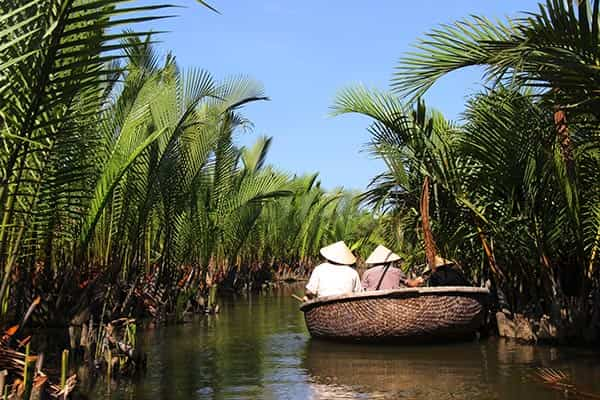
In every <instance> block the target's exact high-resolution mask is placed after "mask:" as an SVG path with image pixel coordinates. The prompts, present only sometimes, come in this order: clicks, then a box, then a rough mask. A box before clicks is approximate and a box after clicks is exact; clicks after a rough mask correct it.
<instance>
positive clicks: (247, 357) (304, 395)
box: [88, 287, 600, 400]
mask: <svg viewBox="0 0 600 400" xmlns="http://www.w3.org/2000/svg"><path fill="white" fill-rule="evenodd" d="M293 289H294V288H291V287H283V288H279V289H272V290H269V291H268V292H267V293H263V294H255V295H249V296H238V297H235V298H229V299H221V306H222V307H221V313H220V314H219V315H217V316H207V317H206V318H203V319H201V320H199V321H197V322H194V323H190V324H186V325H176V326H168V327H161V328H156V329H152V330H148V331H146V332H145V333H144V335H143V337H142V338H141V340H142V342H143V349H144V350H145V351H146V352H147V354H148V370H147V373H146V374H145V375H144V376H143V377H142V378H140V379H138V380H135V381H125V382H124V381H119V382H118V383H117V382H112V383H107V382H105V381H99V382H98V383H97V384H96V386H95V388H94V390H93V391H92V392H91V393H89V394H88V395H89V397H90V398H104V399H152V400H156V399H181V400H183V399H186V400H187V399H486V400H487V399H527V400H536V399H565V398H574V397H570V396H567V395H566V394H565V393H564V392H561V391H557V390H554V389H551V388H549V387H547V386H545V385H542V384H541V383H540V382H539V380H537V379H535V376H534V374H535V373H536V371H537V370H538V368H540V367H545V368H553V369H557V370H561V371H563V372H565V373H567V374H569V376H570V377H571V381H572V382H573V383H574V384H575V385H576V388H577V390H579V391H585V392H591V393H598V394H600V364H599V363H598V361H600V358H599V355H600V353H598V352H596V351H594V350H593V349H575V348H552V347H541V346H540V347H533V346H522V345H518V344H514V343H511V342H506V341H503V340H495V339H490V340H484V341H481V342H470V343H461V344H451V345H435V346H431V345H428V346H410V347H406V346H372V345H350V344H338V343H331V342H321V341H318V340H311V339H310V337H309V336H308V333H307V331H306V328H305V325H304V319H303V315H302V313H301V312H300V311H299V310H298V302H297V301H296V300H294V299H292V298H291V297H290V294H291V292H292V290H293ZM296 291H297V292H299V290H298V288H296ZM598 398H600V396H599V397H598Z"/></svg>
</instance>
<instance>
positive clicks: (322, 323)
mask: <svg viewBox="0 0 600 400" xmlns="http://www.w3.org/2000/svg"><path fill="white" fill-rule="evenodd" d="M304 317H305V319H306V326H307V327H308V330H309V332H310V334H311V335H312V336H314V337H321V338H337V339H351V340H365V341H389V340H401V339H405V340H407V341H409V340H410V341H420V340H436V339H452V338H456V337H462V336H465V335H468V334H472V333H474V332H475V330H476V329H477V328H478V327H479V326H480V325H481V323H482V320H483V304H482V301H481V296H478V295H477V294H460V295H453V294H430V295H422V296H416V297H406V298H398V297H391V298H390V297H378V298H377V297H376V298H355V299H348V300H340V301H335V302H330V303H324V304H321V305H319V306H316V307H313V308H309V309H307V310H305V314H304Z"/></svg>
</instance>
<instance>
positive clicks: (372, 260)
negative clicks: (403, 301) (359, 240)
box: [366, 245, 401, 264]
mask: <svg viewBox="0 0 600 400" xmlns="http://www.w3.org/2000/svg"><path fill="white" fill-rule="evenodd" d="M400 259H401V258H400V256H399V255H398V254H396V253H394V252H393V251H391V250H390V249H388V248H387V247H385V246H382V245H379V246H377V248H376V249H375V250H373V252H372V253H371V255H370V256H369V258H367V261H366V263H367V264H386V263H390V262H394V261H398V260H400Z"/></svg>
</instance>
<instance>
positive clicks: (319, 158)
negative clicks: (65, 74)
mask: <svg viewBox="0 0 600 400" xmlns="http://www.w3.org/2000/svg"><path fill="white" fill-rule="evenodd" d="M209 2H210V3H211V4H212V5H214V6H215V7H216V8H217V9H219V11H220V12H221V14H220V15H218V14H215V13H212V12H210V11H209V10H207V9H204V8H202V7H201V6H199V5H196V4H195V3H193V2H192V1H183V0H179V1H178V4H180V5H185V6H186V8H184V9H178V10H176V12H177V13H178V14H179V16H178V17H177V18H175V19H172V20H167V21H164V20H163V21H160V22H159V23H158V24H156V26H155V29H166V30H169V31H170V33H167V34H164V35H163V36H162V37H161V40H162V43H161V44H160V48H161V49H163V52H166V51H167V50H168V49H170V50H172V51H173V53H174V54H175V56H176V57H177V60H178V62H179V64H180V65H181V66H182V67H183V68H186V67H192V66H193V67H200V68H204V69H207V70H209V71H210V72H211V73H213V75H215V76H216V77H217V78H224V77H227V76H231V75H239V74H244V75H248V76H250V77H252V78H254V79H256V80H259V81H260V82H262V83H263V84H264V86H265V90H266V93H267V95H268V96H269V97H270V98H271V101H269V102H264V103H258V104H252V105H250V106H248V107H247V108H246V109H245V111H244V113H245V115H247V116H248V117H249V118H250V119H251V120H252V121H253V122H254V124H255V129H254V132H253V133H246V134H244V135H243V136H242V137H240V138H239V141H240V143H242V144H249V143H251V142H253V140H254V139H255V138H256V137H257V136H258V135H261V134H264V135H268V136H272V137H273V144H272V147H271V152H270V154H269V162H270V163H271V164H274V165H276V166H277V167H278V168H280V169H283V170H285V171H288V172H290V173H298V174H302V173H311V172H319V173H320V179H321V181H322V183H323V186H324V187H326V188H334V187H338V186H343V187H345V188H348V189H359V190H362V189H364V188H365V187H366V185H367V184H368V183H369V181H370V179H371V178H372V177H374V176H375V175H376V174H377V173H378V172H381V171H382V170H383V165H382V164H381V163H380V162H379V161H377V160H373V159H372V158H371V157H370V156H369V155H368V154H366V153H365V152H364V151H362V150H363V149H364V144H365V143H366V142H367V141H368V140H369V135H368V132H367V131H366V127H367V126H368V120H367V119H365V118H362V117H360V116H341V117H335V118H333V117H331V116H329V112H330V107H331V105H332V103H333V100H334V98H335V95H336V93H337V92H338V91H339V90H340V89H342V88H344V87H347V86H351V85H353V84H357V83H361V84H364V85H366V86H368V87H377V88H381V89H386V88H388V86H389V82H390V78H391V75H392V72H393V69H394V67H395V66H396V65H397V64H398V60H399V58H400V57H401V56H402V55H403V54H404V53H405V52H406V51H408V50H410V48H411V47H410V46H411V44H414V43H415V42H416V40H417V39H418V38H419V37H421V36H422V35H423V33H425V32H427V31H429V30H430V29H431V28H433V27H435V26H436V25H438V24H441V23H451V22H453V21H455V20H457V19H461V18H463V17H465V16H468V15H470V14H478V15H485V16H488V17H490V18H503V17H505V16H509V15H516V14H517V13H518V12H519V11H531V10H534V9H536V7H537V2H536V1H531V0H502V1H500V0H498V1H492V0H462V1H441V0H421V1H411V2H408V1H398V0H395V1H392V0H381V1H377V2H366V1H341V0H325V1H295V2H291V1H283V0H280V1H275V0H255V1H248V0H246V1H239V0H238V1H233V0H229V1H227V0H218V1H217V0H213V1H209ZM480 75H481V73H480V71H477V70H472V71H464V72H459V73H455V74H452V75H449V76H448V77H446V78H445V79H444V80H443V81H441V82H440V83H439V84H437V85H436V86H435V87H434V88H433V89H432V90H431V91H430V92H429V93H428V95H427V97H426V101H427V103H428V105H429V106H430V107H434V108H437V109H438V110H440V111H442V112H443V113H444V114H445V115H446V117H447V118H452V119H457V118H458V117H459V115H460V113H461V111H462V110H463V106H464V103H465V98H466V96H467V95H468V94H469V93H472V92H473V91H476V90H477V89H478V85H479V83H480V78H481V76H480Z"/></svg>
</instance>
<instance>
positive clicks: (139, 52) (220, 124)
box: [0, 0, 373, 373]
mask: <svg viewBox="0 0 600 400" xmlns="http://www.w3.org/2000/svg"><path fill="white" fill-rule="evenodd" d="M170 9H171V6H169V5H167V4H164V5H158V4H154V3H152V4H149V3H148V4H146V3H143V2H141V3H138V4H134V5H130V6H124V5H123V4H122V2H121V1H118V0H117V1H99V2H91V3H90V2H82V1H72V0H33V1H16V2H12V3H10V4H8V9H7V10H4V11H6V12H5V13H4V14H3V15H2V16H0V38H1V41H2V45H1V46H0V131H1V138H0V143H1V146H2V152H1V154H0V171H1V172H2V174H1V175H2V179H1V181H0V210H1V218H2V223H1V224H0V266H1V268H0V271H1V272H0V280H1V284H0V305H1V307H0V322H1V323H2V324H3V326H9V325H10V324H13V323H17V322H19V321H20V319H21V318H20V317H21V316H22V315H25V313H26V311H27V310H28V308H29V307H30V305H31V304H32V302H34V303H35V304H36V305H37V304H38V303H39V306H38V307H35V309H32V313H31V315H28V324H29V325H30V326H31V325H32V326H38V327H39V326H45V327H49V326H55V327H66V326H68V325H71V326H72V328H74V326H76V327H75V328H74V329H76V331H74V332H75V333H74V334H72V337H71V339H72V341H73V340H74V338H73V336H75V337H77V338H80V337H85V338H88V337H98V338H100V337H103V335H104V332H105V331H106V329H107V328H109V327H110V324H107V322H106V321H120V320H121V319H120V318H121V317H123V316H125V317H131V316H133V317H148V316H149V317H153V318H155V319H159V320H164V319H166V318H173V319H176V320H180V319H182V318H183V315H184V314H186V313H187V312H195V311H204V310H206V309H207V308H208V307H209V306H214V304H210V303H211V300H209V299H214V292H215V290H216V288H217V286H228V287H231V288H233V289H240V288H248V287H252V286H255V285H257V284H258V285H260V283H262V282H263V281H264V280H267V279H273V277H272V276H271V274H272V272H273V270H275V271H278V272H280V274H281V275H282V276H286V277H290V276H289V273H290V271H291V273H292V275H293V277H296V275H297V270H298V268H300V269H303V270H305V271H306V270H307V269H308V268H309V267H310V266H311V264H312V262H313V260H314V259H315V257H316V255H317V254H318V251H317V249H318V248H320V247H321V246H323V245H324V244H325V243H329V242H331V241H333V240H338V239H342V238H345V239H347V238H349V237H351V238H354V241H355V243H356V246H358V245H359V244H360V241H362V240H364V237H363V234H362V228H363V226H364V227H369V226H371V229H372V225H373V224H370V221H371V216H370V214H369V213H367V212H365V211H363V210H361V209H360V208H359V207H358V202H357V201H355V200H354V199H353V198H354V196H353V195H352V194H350V193H347V192H345V191H343V190H342V189H335V190H331V191H327V190H324V189H323V188H321V186H320V183H319V181H318V179H317V175H310V176H308V175H307V176H294V175H290V174H289V173H287V172H284V171H281V170H279V169H277V168H276V167H274V166H271V165H269V164H267V162H266V157H267V154H268V150H269V147H270V144H271V141H272V139H271V138H268V137H260V138H258V139H257V140H256V142H255V143H254V144H253V145H251V146H247V147H242V146H240V145H239V144H238V143H239V140H238V138H239V135H241V134H244V133H245V132H248V131H251V128H252V122H251V121H250V120H248V119H247V118H246V117H245V116H244V114H243V107H244V106H247V105H250V104H251V103H260V102H265V101H267V100H268V98H267V97H266V95H265V93H264V90H263V87H262V85H261V84H260V83H258V82H256V81H254V80H252V79H250V78H248V77H244V76H239V77H233V78H228V79H225V80H223V81H219V80H217V79H215V78H214V77H213V75H212V74H210V73H209V72H207V71H204V70H202V69H195V68H189V69H184V68H181V67H180V66H179V65H178V64H177V62H176V58H175V55H173V54H166V55H164V56H163V55H160V54H158V53H157V52H156V49H155V48H154V47H153V43H154V42H155V41H156V40H157V35H158V33H153V32H148V31H146V30H145V28H144V27H145V25H144V24H143V23H146V22H149V21H153V20H158V19H161V18H164V17H166V16H167V14H168V13H169V12H170ZM121 26H126V27H127V29H126V30H124V31H122V32H121V31H119V29H120V27H121ZM369 224H370V225H369ZM286 271H287V272H286ZM38 296H39V297H38ZM34 299H36V300H35V301H34ZM40 299H41V300H40ZM29 317H30V318H29ZM127 321H128V324H130V322H129V321H130V320H129V319H127ZM128 326H129V325H128ZM131 326H133V331H135V324H134V323H133V322H132V323H131ZM93 329H94V330H93ZM82 332H83V333H82ZM127 332H129V330H128V331H127ZM105 336H106V337H109V335H108V334H107V335H105ZM125 336H127V335H125ZM129 336H131V335H129ZM129 336H127V337H128V338H129ZM77 342H79V340H77ZM85 342H86V343H87V342H88V341H87V340H85ZM97 342H98V346H100V345H101V343H100V341H97ZM130 342H132V343H134V342H135V339H134V338H129V339H128V341H127V343H130ZM11 343H13V344H14V343H20V342H18V341H12V342H11ZM82 343H83V342H82ZM124 343H125V342H124ZM127 343H125V344H127ZM21 344H22V343H21ZM113 345H114V346H113V347H115V346H117V347H119V345H120V343H119V342H118V340H117V339H115V343H113ZM77 346H78V345H77ZM128 346H129V345H128ZM107 349H108V347H107ZM109 350H110V349H109ZM90 352H91V353H92V354H94V353H98V352H97V351H95V350H94V349H91V350H90ZM101 353H102V352H101ZM113 355H114V354H113ZM97 356H98V357H100V358H103V357H104V356H105V354H97ZM109 356H110V351H109ZM107 363H108V365H109V366H110V365H111V363H112V359H111V358H110V357H109V358H108V361H107ZM12 372H13V371H11V373H12ZM17 373H18V371H17Z"/></svg>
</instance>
